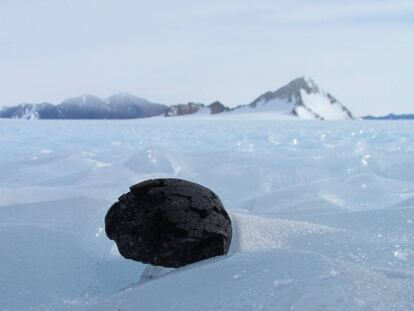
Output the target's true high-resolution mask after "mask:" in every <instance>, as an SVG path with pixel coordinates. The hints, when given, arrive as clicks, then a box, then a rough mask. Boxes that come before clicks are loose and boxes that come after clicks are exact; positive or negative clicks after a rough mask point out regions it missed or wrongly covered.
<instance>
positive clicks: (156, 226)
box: [105, 179, 232, 268]
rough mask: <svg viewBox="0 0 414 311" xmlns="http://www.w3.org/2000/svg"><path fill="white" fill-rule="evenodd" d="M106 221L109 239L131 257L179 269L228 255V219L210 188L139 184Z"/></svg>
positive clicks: (175, 181) (176, 182)
mask: <svg viewBox="0 0 414 311" xmlns="http://www.w3.org/2000/svg"><path fill="white" fill-rule="evenodd" d="M130 190H131V191H130V192H128V193H126V194H124V195H122V196H121V197H120V198H119V199H118V200H119V201H118V202H116V203H115V204H114V205H112V207H111V208H110V209H109V211H108V213H107V214H106V217H105V230H106V234H107V236H108V237H109V238H110V239H111V240H114V241H115V242H116V243H117V245H118V249H119V252H120V253H121V255H122V256H124V257H125V258H128V259H133V260H136V261H141V262H143V263H150V264H152V265H156V266H164V267H174V268H177V267H181V266H184V265H187V264H190V263H193V262H196V261H199V260H203V259H206V258H210V257H214V256H220V255H224V254H226V253H227V251H228V249H229V246H230V242H231V237H232V227H231V221H230V217H229V215H228V214H227V212H226V211H225V209H224V207H223V204H222V203H221V201H220V199H219V198H218V196H217V195H216V194H215V193H214V192H212V191H211V190H209V189H207V188H205V187H203V186H201V185H198V184H196V183H192V182H189V181H185V180H180V179H154V180H147V181H144V182H142V183H139V184H136V185H134V186H132V187H131V188H130Z"/></svg>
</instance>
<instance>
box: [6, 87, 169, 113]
mask: <svg viewBox="0 0 414 311" xmlns="http://www.w3.org/2000/svg"><path fill="white" fill-rule="evenodd" d="M166 109H167V106H165V105H161V104H154V103H151V102H149V101H147V100H145V99H142V98H139V97H136V96H133V95H130V94H127V93H119V94H116V95H112V96H110V97H108V98H106V99H101V98H99V97H96V96H93V95H82V96H78V97H72V98H68V99H66V100H65V101H63V102H62V103H61V104H59V105H52V104H48V103H43V104H21V105H18V106H14V107H5V108H3V109H2V110H0V118H18V119H133V118H145V117H152V116H157V115H161V114H163V113H164V112H165V110H166Z"/></svg>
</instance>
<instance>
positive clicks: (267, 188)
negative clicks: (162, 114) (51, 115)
mask: <svg viewBox="0 0 414 311" xmlns="http://www.w3.org/2000/svg"><path fill="white" fill-rule="evenodd" d="M0 154H1V157H0V256H1V260H0V310H19V311H20V310H122V311H126V310H145V311H146V310H148V311H150V310H151V311H153V310H156V311H158V310H159V311H167V310H179V311H194V310H206V311H207V310H226V311H231V310H238V311H239V310H272V311H275V310H305V311H309V310H310V311H311V310H384V311H390V310H414V122H409V121H408V122H403V121H400V122H380V121H323V122H320V121H297V120H296V121H286V120H285V121H283V120H264V119H261V120H248V119H245V120H236V119H224V118H222V119H220V118H217V119H203V118H200V119H195V118H172V119H163V118H154V119H141V120H129V121H39V120H38V121H26V120H0ZM157 177H176V178H183V179H188V180H191V181H194V182H197V183H200V184H202V185H205V186H207V187H209V188H210V189H212V190H213V191H215V192H216V193H217V194H218V195H219V197H220V198H221V199H222V201H223V204H224V206H225V207H226V209H227V210H228V211H229V213H230V214H231V218H232V221H233V226H234V233H235V234H234V237H233V241H232V245H231V250H230V252H229V254H228V255H226V256H222V257H216V258H212V259H208V260H206V261H203V262H198V263H196V264H193V265H189V266H186V267H183V268H180V269H176V270H172V269H170V270H162V269H158V270H157V269H152V270H151V269H148V268H147V269H146V273H144V276H143V277H141V273H142V272H143V271H144V269H145V267H146V266H145V265H143V264H141V263H137V262H133V261H129V260H126V259H124V258H122V257H120V256H119V254H118V252H117V248H116V245H115V244H114V242H113V241H110V240H109V239H108V238H107V237H106V235H105V232H104V228H103V220H104V216H105V213H106V211H107V209H108V208H109V207H110V205H111V204H112V202H114V201H115V200H116V199H117V197H118V196H120V195H121V194H123V193H125V192H127V191H128V187H129V186H131V185H132V184H135V183H137V182H140V181H142V180H145V179H149V178H157ZM148 275H149V277H148ZM146 276H147V277H146ZM151 277H152V278H151Z"/></svg>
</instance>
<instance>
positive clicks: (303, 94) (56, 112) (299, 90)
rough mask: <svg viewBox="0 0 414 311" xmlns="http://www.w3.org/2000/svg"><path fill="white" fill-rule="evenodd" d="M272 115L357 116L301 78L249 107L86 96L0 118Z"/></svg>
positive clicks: (6, 111)
mask: <svg viewBox="0 0 414 311" xmlns="http://www.w3.org/2000/svg"><path fill="white" fill-rule="evenodd" d="M255 112H261V113H263V112H266V113H267V112H269V113H270V112H271V113H276V114H278V115H280V116H281V117H284V116H286V117H288V118H289V117H297V118H301V119H313V120H352V119H355V116H354V114H353V113H352V112H351V111H350V110H349V109H348V108H346V107H345V106H344V105H342V104H341V103H340V102H339V101H338V100H337V99H335V97H333V96H332V95H331V94H330V93H328V92H326V91H324V90H323V89H322V88H320V87H319V86H318V85H317V84H316V83H315V82H314V81H313V80H312V79H311V78H308V77H300V78H297V79H295V80H293V81H291V82H289V83H288V84H286V85H285V86H283V87H281V88H279V89H277V90H276V91H274V92H270V91H269V92H266V93H264V94H262V95H260V96H259V97H258V98H257V99H255V100H254V101H253V102H251V103H250V104H248V105H240V106H237V107H235V108H229V107H226V106H224V105H223V104H222V103H221V102H219V101H215V102H213V103H211V104H209V105H205V104H202V103H194V102H190V103H187V104H179V105H172V106H166V105H162V104H157V103H152V102H150V101H147V100H145V99H142V98H139V97H136V96H133V95H130V94H127V93H120V94H116V95H113V96H110V97H108V98H106V99H101V98H99V97H96V96H92V95H83V96H79V97H73V98H69V99H67V100H65V101H64V102H62V103H61V104H58V105H53V104H50V103H42V104H20V105H18V106H13V107H4V108H2V109H1V110H0V118H19V119H134V118H146V117H152V116H162V115H163V116H165V117H176V116H183V115H195V114H204V115H210V114H225V113H229V114H238V113H240V114H245V113H255Z"/></svg>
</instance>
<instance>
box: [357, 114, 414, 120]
mask: <svg viewBox="0 0 414 311" xmlns="http://www.w3.org/2000/svg"><path fill="white" fill-rule="evenodd" d="M362 118H363V119H365V120H414V114H393V113H390V114H387V115H386V116H379V117H374V116H365V117H362Z"/></svg>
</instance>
